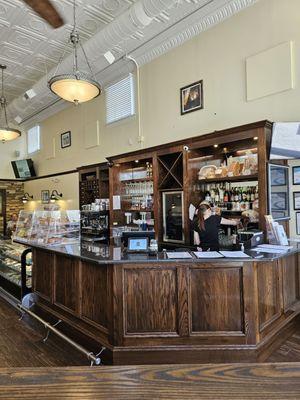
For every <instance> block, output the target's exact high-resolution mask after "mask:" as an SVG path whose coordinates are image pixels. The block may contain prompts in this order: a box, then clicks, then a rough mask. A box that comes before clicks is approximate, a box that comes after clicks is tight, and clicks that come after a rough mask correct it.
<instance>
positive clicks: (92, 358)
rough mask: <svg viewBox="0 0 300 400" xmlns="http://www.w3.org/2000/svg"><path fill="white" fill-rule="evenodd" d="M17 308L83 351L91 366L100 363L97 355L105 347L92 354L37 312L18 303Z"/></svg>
mask: <svg viewBox="0 0 300 400" xmlns="http://www.w3.org/2000/svg"><path fill="white" fill-rule="evenodd" d="M18 308H19V309H20V310H21V311H22V312H23V313H27V314H28V315H30V316H31V317H33V318H34V319H36V320H37V321H39V322H40V323H41V324H42V325H44V327H45V328H46V329H48V330H49V331H51V332H53V333H54V334H55V335H57V336H59V337H60V338H61V339H63V340H65V341H66V342H67V343H69V344H70V345H71V346H73V347H74V348H75V349H77V350H78V351H80V352H81V353H83V354H84V355H85V356H86V357H87V359H88V360H89V361H91V366H93V365H94V364H95V365H100V364H101V358H100V357H99V355H100V354H101V353H102V352H103V351H104V350H105V347H102V348H101V350H100V352H99V353H98V354H96V355H95V354H94V353H93V352H90V351H88V350H86V349H85V348H84V347H83V346H81V345H80V344H78V343H76V342H74V340H72V339H70V338H69V337H68V336H66V335H65V334H63V333H62V332H60V331H59V330H58V329H56V328H55V326H53V325H51V324H49V323H48V322H47V321H45V320H44V319H43V318H41V317H39V316H38V315H37V314H35V313H34V312H32V311H31V310H29V308H27V307H24V306H23V305H22V304H18Z"/></svg>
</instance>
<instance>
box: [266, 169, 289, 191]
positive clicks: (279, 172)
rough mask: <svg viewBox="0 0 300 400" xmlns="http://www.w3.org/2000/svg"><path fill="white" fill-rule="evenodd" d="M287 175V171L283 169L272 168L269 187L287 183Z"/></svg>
mask: <svg viewBox="0 0 300 400" xmlns="http://www.w3.org/2000/svg"><path fill="white" fill-rule="evenodd" d="M287 174H288V171H287V170H286V169H285V168H282V167H281V166H279V167H275V166H273V167H272V173H271V177H270V178H271V186H283V185H286V183H287Z"/></svg>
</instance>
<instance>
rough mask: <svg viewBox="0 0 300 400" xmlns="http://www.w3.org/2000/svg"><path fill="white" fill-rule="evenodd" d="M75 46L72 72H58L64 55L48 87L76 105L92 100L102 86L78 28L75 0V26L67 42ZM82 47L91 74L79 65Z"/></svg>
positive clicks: (98, 93)
mask: <svg viewBox="0 0 300 400" xmlns="http://www.w3.org/2000/svg"><path fill="white" fill-rule="evenodd" d="M69 43H72V46H73V70H72V71H70V73H65V74H60V75H59V74H57V73H58V69H59V66H60V64H61V62H62V60H63V56H64V54H65V51H64V52H63V55H62V57H61V59H60V61H59V63H58V66H57V68H56V71H55V74H54V76H53V77H52V78H51V79H50V80H49V82H48V87H49V88H50V90H51V91H52V92H53V93H55V94H56V95H57V96H59V97H61V98H62V99H63V100H66V101H70V102H72V103H75V104H76V105H77V104H79V103H84V102H86V101H89V100H92V99H94V98H95V97H97V96H99V95H100V93H101V86H100V84H99V83H98V82H97V81H96V79H95V78H94V75H93V71H92V68H91V65H90V63H89V61H88V59H87V55H86V53H85V51H84V49H83V47H82V44H81V41H80V38H79V33H78V32H77V30H76V4H75V0H74V26H73V30H72V32H71V34H70V39H69V41H68V43H67V44H69ZM79 49H81V51H82V54H83V57H84V60H85V62H86V65H87V68H88V70H89V71H90V73H89V74H87V73H85V72H83V71H80V70H79V67H78V50H79Z"/></svg>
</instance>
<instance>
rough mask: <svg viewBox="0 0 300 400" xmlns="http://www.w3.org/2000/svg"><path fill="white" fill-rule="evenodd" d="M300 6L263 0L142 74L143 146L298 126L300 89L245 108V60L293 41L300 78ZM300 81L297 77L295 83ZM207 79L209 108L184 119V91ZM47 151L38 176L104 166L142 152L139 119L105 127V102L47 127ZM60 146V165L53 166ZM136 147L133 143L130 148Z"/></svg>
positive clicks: (295, 0)
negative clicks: (233, 130) (88, 140)
mask: <svg viewBox="0 0 300 400" xmlns="http://www.w3.org/2000/svg"><path fill="white" fill-rule="evenodd" d="M299 13H300V2H299V0H284V1H282V0H260V1H259V2H258V3H257V4H255V5H254V6H252V7H249V8H247V9H246V10H244V11H243V12H241V13H240V14H238V15H236V16H234V17H232V18H230V19H228V20H227V21H225V22H224V23H222V24H220V25H218V26H216V27H214V28H212V29H210V30H208V31H206V32H204V33H202V34H201V35H199V36H198V37H196V38H194V39H192V40H190V41H188V42H186V43H185V44H184V45H183V46H180V47H178V48H176V49H174V50H173V51H171V52H169V53H167V54H165V55H164V56H161V57H160V58H158V59H156V60H154V61H153V62H151V63H149V64H147V65H145V66H143V67H142V68H141V97H142V102H141V109H142V114H141V117H142V135H143V136H144V138H145V142H144V147H148V146H152V145H156V144H160V143H164V142H169V141H172V140H176V139H181V138H184V137H188V136H193V135H199V134H204V133H207V132H210V131H214V130H216V129H222V128H226V127H230V126H235V125H239V124H243V123H248V122H253V121H257V120H261V119H265V118H267V119H270V120H273V121H294V120H299V104H300V88H299V85H298V79H296V82H295V88H294V89H293V90H288V91H284V92H281V93H277V94H273V95H270V96H267V97H263V98H260V99H258V100H254V101H250V102H247V101H246V72H245V59H246V58H247V57H249V56H251V55H254V54H257V53H259V52H261V51H263V50H266V49H269V48H271V47H273V46H276V45H277V44H279V43H282V42H286V41H294V48H295V65H296V71H297V69H298V65H299V51H300V42H299V38H300V24H299V23H298V22H299V21H298V15H299ZM296 78H297V77H296ZM199 79H203V81H204V109H203V110H200V111H197V112H193V113H190V114H187V115H184V116H181V115H180V105H179V89H180V87H182V86H185V85H187V84H189V83H192V82H194V81H197V80H199ZM96 120H98V121H99V127H100V145H99V146H97V147H94V148H91V149H88V150H87V149H85V146H84V131H85V129H86V126H87V123H90V124H91V123H92V124H93V123H94V122H95V121H96ZM41 126H42V146H43V148H42V151H41V152H40V153H38V154H37V155H35V156H34V157H33V158H34V161H35V163H36V166H37V170H38V172H39V174H47V173H53V172H59V171H62V170H67V169H73V168H75V167H78V166H80V165H84V164H90V163H95V162H101V161H103V160H104V159H105V157H106V156H110V155H114V154H118V153H123V152H127V151H131V150H135V149H137V148H139V143H138V141H137V134H138V132H137V120H136V119H135V118H133V119H131V120H127V121H123V122H119V123H117V124H115V125H110V126H106V125H105V97H104V95H102V96H101V97H99V98H97V99H95V100H94V101H92V102H90V103H88V104H83V105H81V106H79V107H75V106H70V107H69V108H68V109H66V110H64V111H62V112H60V113H59V114H57V115H55V116H53V117H51V118H49V119H47V120H46V121H44V122H43V123H42V124H41ZM68 130H71V131H72V146H71V147H70V148H66V149H60V134H61V133H62V132H64V131H68ZM53 139H54V140H55V143H56V154H55V158H52V159H49V154H50V153H51V151H50V149H51V148H52V143H53ZM130 143H132V144H130Z"/></svg>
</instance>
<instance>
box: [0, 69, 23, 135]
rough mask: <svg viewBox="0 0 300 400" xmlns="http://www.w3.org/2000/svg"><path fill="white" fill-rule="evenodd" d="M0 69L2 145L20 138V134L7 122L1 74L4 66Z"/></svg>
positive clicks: (0, 133)
mask: <svg viewBox="0 0 300 400" xmlns="http://www.w3.org/2000/svg"><path fill="white" fill-rule="evenodd" d="M0 69H1V97H0V140H1V141H2V143H5V142H8V141H9V140H14V139H17V138H18V137H20V136H21V132H20V131H19V130H18V129H14V128H11V127H10V126H9V125H8V121H7V110H6V106H7V101H6V98H5V96H4V83H3V74H4V70H5V69H6V65H0Z"/></svg>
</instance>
